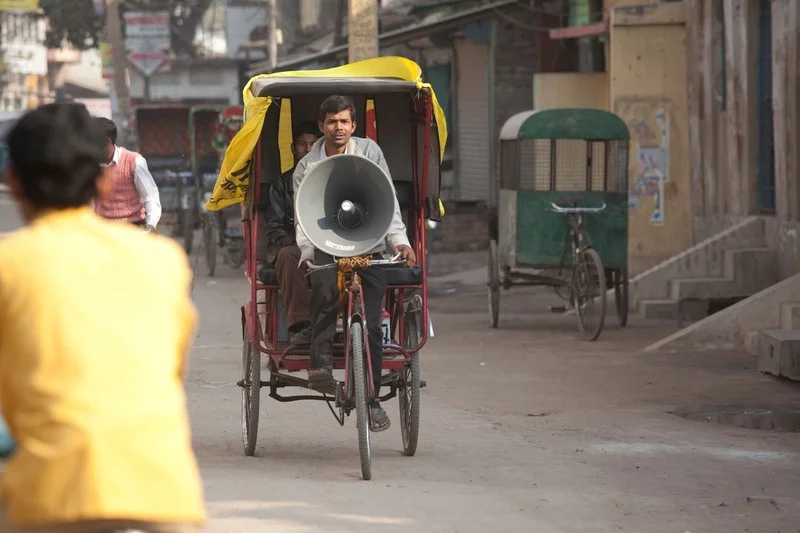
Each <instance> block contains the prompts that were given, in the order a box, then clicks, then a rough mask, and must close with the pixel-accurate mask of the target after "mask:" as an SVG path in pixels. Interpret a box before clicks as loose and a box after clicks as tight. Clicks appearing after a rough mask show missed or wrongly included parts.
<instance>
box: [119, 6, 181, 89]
mask: <svg viewBox="0 0 800 533" xmlns="http://www.w3.org/2000/svg"><path fill="white" fill-rule="evenodd" d="M125 48H126V49H127V51H128V58H129V59H130V61H131V63H132V64H133V65H134V66H135V67H136V68H137V69H138V70H139V71H140V72H141V73H142V74H144V75H145V76H147V77H150V76H152V75H153V74H155V73H156V72H157V71H158V70H159V69H161V68H162V67H164V66H165V65H166V64H167V63H168V61H169V53H170V49H171V42H170V18H169V11H128V12H127V13H125Z"/></svg>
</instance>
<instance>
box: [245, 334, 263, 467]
mask: <svg viewBox="0 0 800 533" xmlns="http://www.w3.org/2000/svg"><path fill="white" fill-rule="evenodd" d="M242 374H243V379H242V443H243V444H244V454H245V455H247V456H248V457H252V456H253V455H255V452H256V440H257V439H258V410H259V406H260V399H261V352H260V351H259V350H258V349H257V348H255V347H254V346H253V345H252V344H251V343H250V342H249V341H248V340H247V336H245V339H244V349H243V350H242Z"/></svg>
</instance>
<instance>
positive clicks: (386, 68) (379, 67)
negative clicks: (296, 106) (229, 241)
mask: <svg viewBox="0 0 800 533" xmlns="http://www.w3.org/2000/svg"><path fill="white" fill-rule="evenodd" d="M282 77H301V78H329V77H337V78H370V77H385V78H397V79H401V80H404V81H413V82H416V84H417V86H418V87H419V88H426V89H428V90H430V92H431V95H432V96H433V115H434V117H435V118H436V125H437V130H436V131H437V132H438V136H439V158H440V160H441V158H442V157H443V156H444V147H445V144H446V142H447V122H446V121H445V117H444V111H442V108H441V106H440V105H439V102H438V100H437V99H436V94H435V93H434V92H433V88H432V87H431V86H430V84H428V83H424V82H423V81H422V69H421V68H420V67H419V65H417V64H416V63H414V62H413V61H411V60H410V59H406V58H404V57H377V58H374V59H367V60H365V61H358V62H356V63H350V64H348V65H343V66H341V67H335V68H330V69H324V70H300V71H294V72H276V73H274V74H261V75H259V76H255V77H254V78H252V79H251V80H250V81H249V82H247V85H245V87H244V91H243V97H244V125H243V126H242V129H240V130H239V132H238V133H237V134H236V136H235V137H234V138H233V139H232V140H231V143H230V144H229V145H228V149H227V150H226V151H225V158H224V159H223V161H222V165H221V166H220V171H219V176H217V183H216V185H215V186H214V192H213V193H212V195H211V198H210V199H209V200H208V202H206V209H208V210H209V211H219V210H220V209H224V208H226V207H228V206H230V205H233V204H237V203H239V202H241V201H243V200H244V197H245V194H246V193H247V189H248V187H249V186H250V174H251V172H252V168H253V164H254V162H253V154H254V151H255V148H256V144H258V139H259V137H260V136H261V128H262V127H263V126H264V118H265V116H266V114H267V109H268V108H269V106H270V104H272V98H271V97H268V96H267V97H255V96H253V95H252V93H251V92H250V87H251V86H252V84H253V82H255V81H256V80H258V79H261V78H282ZM284 113H287V114H290V113H291V109H290V107H289V106H286V107H282V109H281V114H282V116H281V118H283V114H284ZM281 124H285V128H290V127H291V125H290V121H289V120H286V121H284V120H281ZM287 135H288V137H287ZM279 137H280V138H279V139H278V142H280V143H283V144H285V143H286V142H287V138H288V139H291V132H289V131H288V130H287V131H282V132H280V134H279ZM288 142H291V140H289V141H288ZM284 153H287V154H288V156H289V157H291V152H289V150H281V154H282V156H281V167H286V166H287V164H288V165H289V168H290V167H291V161H283V154H284ZM439 213H440V216H444V206H443V205H442V202H441V201H439Z"/></svg>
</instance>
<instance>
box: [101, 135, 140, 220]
mask: <svg viewBox="0 0 800 533" xmlns="http://www.w3.org/2000/svg"><path fill="white" fill-rule="evenodd" d="M138 155H139V154H137V153H136V152H131V151H129V150H126V149H125V148H120V154H119V161H118V162H117V163H116V164H114V182H113V184H112V185H111V195H110V196H109V197H108V198H107V199H106V200H98V201H97V202H95V211H96V212H97V214H98V215H100V216H101V217H103V218H110V219H113V220H125V221H128V222H141V221H143V220H144V217H145V210H144V202H142V197H141V195H140V194H139V190H138V189H137V188H136V183H135V181H134V170H135V168H136V157H137V156H138Z"/></svg>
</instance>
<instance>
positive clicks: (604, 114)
mask: <svg viewBox="0 0 800 533" xmlns="http://www.w3.org/2000/svg"><path fill="white" fill-rule="evenodd" d="M526 139H583V140H587V141H616V140H619V141H625V140H628V139H630V133H629V132H628V127H627V126H626V125H625V122H623V120H622V119H620V118H619V117H618V116H617V115H615V114H614V113H610V112H608V111H603V110H602V109H580V108H578V109H541V110H536V111H523V112H521V113H517V114H516V115H514V116H512V117H511V118H509V119H508V120H507V121H506V123H505V124H503V127H502V129H501V130H500V140H501V141H518V140H519V141H521V140H526Z"/></svg>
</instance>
